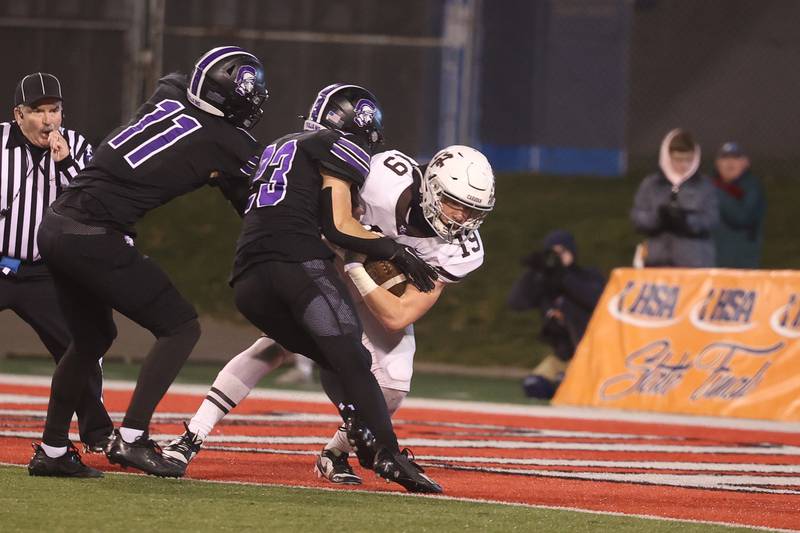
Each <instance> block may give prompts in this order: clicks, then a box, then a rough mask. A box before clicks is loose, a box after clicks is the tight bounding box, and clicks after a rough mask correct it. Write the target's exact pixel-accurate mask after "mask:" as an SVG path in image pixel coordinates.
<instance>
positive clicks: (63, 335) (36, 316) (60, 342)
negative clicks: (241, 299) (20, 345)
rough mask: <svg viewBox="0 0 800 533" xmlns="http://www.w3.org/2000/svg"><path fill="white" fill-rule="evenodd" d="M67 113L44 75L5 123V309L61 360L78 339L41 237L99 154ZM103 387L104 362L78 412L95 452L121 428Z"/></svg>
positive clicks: (25, 81) (1, 191) (23, 85)
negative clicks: (67, 121) (70, 125)
mask: <svg viewBox="0 0 800 533" xmlns="http://www.w3.org/2000/svg"><path fill="white" fill-rule="evenodd" d="M62 109H63V108H62V97H61V83H60V82H59V81H58V79H57V78H56V77H55V76H53V75H52V74H45V73H43V72H37V73H35V74H29V75H27V76H25V77H24V78H22V80H20V82H19V83H18V84H17V88H16V91H15V93H14V110H13V112H14V120H13V121H12V122H2V123H0V142H2V145H1V146H0V311H3V310H5V309H10V310H12V311H13V312H15V313H16V314H17V315H18V316H19V317H20V318H21V319H22V320H24V321H25V322H27V323H28V324H30V326H31V327H32V328H33V329H34V330H35V331H36V333H37V334H38V335H39V338H40V339H41V340H42V342H43V343H44V345H45V346H46V347H47V350H48V351H49V352H50V354H51V355H52V356H53V358H54V359H55V360H56V362H58V361H59V359H61V356H62V355H63V354H64V352H65V351H66V349H67V346H68V345H69V342H70V336H69V331H68V329H67V325H66V323H65V321H64V318H63V316H62V314H61V311H60V309H59V306H58V300H57V298H56V291H55V286H54V284H53V279H52V277H51V276H50V272H49V271H48V270H47V267H46V266H45V265H44V264H43V263H42V260H41V257H40V255H39V249H38V246H37V245H36V235H37V234H38V232H39V224H40V223H41V221H42V217H43V216H44V214H45V212H46V211H47V207H48V206H49V205H50V204H51V203H53V201H55V199H56V197H57V196H58V195H60V194H61V192H62V191H63V190H64V188H65V187H66V186H67V185H68V184H69V182H70V180H71V179H72V178H73V177H74V176H75V175H77V173H78V171H79V170H80V169H82V168H83V167H84V166H85V165H86V164H87V163H88V161H89V160H90V159H91V157H92V147H91V146H90V145H89V143H88V142H87V140H86V139H85V138H84V137H83V135H81V134H80V133H78V132H76V131H74V130H70V129H66V128H62V127H61V121H62V119H63V111H62ZM102 388H103V377H102V373H101V369H100V364H99V363H98V364H97V365H96V366H95V368H94V371H93V372H92V376H91V380H90V386H89V388H88V389H87V390H86V392H85V393H84V395H83V396H82V398H81V401H80V405H79V407H78V409H77V414H78V426H79V428H80V437H81V440H82V441H83V442H84V443H85V444H86V446H87V449H90V450H92V451H101V450H102V447H103V445H104V444H105V442H107V438H108V436H109V435H110V433H111V432H112V431H113V425H112V423H111V419H110V418H109V417H108V413H107V412H106V409H105V407H104V406H103V402H102Z"/></svg>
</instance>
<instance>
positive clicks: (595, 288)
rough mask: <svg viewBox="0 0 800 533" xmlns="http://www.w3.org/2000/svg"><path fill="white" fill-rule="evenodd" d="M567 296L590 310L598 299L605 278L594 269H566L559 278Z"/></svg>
mask: <svg viewBox="0 0 800 533" xmlns="http://www.w3.org/2000/svg"><path fill="white" fill-rule="evenodd" d="M561 283H562V286H563V287H564V292H565V293H566V295H567V297H569V298H570V299H571V300H573V301H575V302H576V303H578V305H580V306H581V307H583V308H584V309H586V310H587V311H589V312H591V311H592V310H593V309H594V307H595V306H596V305H597V301H598V300H600V296H601V295H602V294H603V288H604V287H605V279H604V278H603V276H602V275H600V273H599V272H597V271H594V270H577V271H572V270H567V272H566V274H565V275H564V278H563V279H562V280H561Z"/></svg>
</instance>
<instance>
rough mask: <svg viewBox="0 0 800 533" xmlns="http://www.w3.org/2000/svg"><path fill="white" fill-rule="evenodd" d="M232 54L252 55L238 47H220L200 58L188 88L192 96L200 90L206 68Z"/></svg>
mask: <svg viewBox="0 0 800 533" xmlns="http://www.w3.org/2000/svg"><path fill="white" fill-rule="evenodd" d="M233 53H243V54H247V55H249V56H252V55H253V54H251V53H249V52H247V51H246V50H243V49H241V48H239V47H238V46H221V47H219V48H214V49H213V50H210V51H209V52H208V53H207V54H206V55H204V56H203V57H201V58H200V60H199V61H198V62H197V65H196V66H195V69H194V73H193V74H192V83H191V86H190V90H191V92H192V94H197V92H198V91H199V90H200V83H201V82H202V81H203V77H204V76H205V73H206V70H207V69H208V67H209V66H210V65H211V64H213V63H214V62H215V61H217V60H218V59H222V58H223V57H224V56H226V55H230V54H233ZM253 57H255V56H253Z"/></svg>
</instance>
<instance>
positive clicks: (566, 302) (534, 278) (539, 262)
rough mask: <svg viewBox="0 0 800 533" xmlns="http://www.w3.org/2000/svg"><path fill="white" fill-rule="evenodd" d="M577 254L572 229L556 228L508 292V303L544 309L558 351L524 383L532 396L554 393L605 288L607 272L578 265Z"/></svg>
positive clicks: (547, 338) (549, 338) (545, 332)
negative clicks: (569, 230) (604, 276)
mask: <svg viewBox="0 0 800 533" xmlns="http://www.w3.org/2000/svg"><path fill="white" fill-rule="evenodd" d="M577 257H578V248H577V246H576V244H575V238H574V237H573V236H572V234H571V233H569V232H568V231H565V230H555V231H552V232H550V233H549V234H548V235H547V236H546V237H545V239H544V242H543V243H542V249H541V250H537V251H535V252H533V253H532V254H530V255H528V256H527V257H525V258H524V259H523V260H522V264H523V265H524V266H525V267H526V270H525V272H524V273H523V274H522V276H521V277H520V278H519V279H518V280H517V281H516V283H514V286H513V287H512V289H511V293H510V294H509V296H508V305H509V307H510V308H511V309H513V310H514V311H527V310H529V309H539V311H540V312H541V314H542V329H541V332H540V338H541V340H542V341H543V342H545V343H546V344H548V345H550V347H551V348H552V350H553V354H550V355H548V356H547V357H545V358H544V359H543V360H542V362H541V363H540V364H539V365H538V366H537V367H536V368H534V370H533V372H532V373H531V375H529V376H528V377H526V378H525V380H524V381H523V389H524V390H525V394H526V395H527V396H528V397H531V398H540V399H548V398H552V397H553V395H554V394H555V391H556V389H557V388H558V385H559V384H560V383H561V380H562V379H563V377H564V371H565V370H566V368H567V363H568V362H569V360H570V359H571V358H572V356H573V354H574V353H575V348H576V347H577V346H578V343H579V342H580V340H581V337H583V334H584V332H585V331H586V326H587V324H588V323H589V318H591V316H592V311H593V310H594V307H595V305H597V301H598V300H599V299H600V295H601V294H602V292H603V287H604V285H605V279H604V278H603V276H602V274H600V272H599V271H598V270H596V269H593V268H583V267H581V266H578V264H577Z"/></svg>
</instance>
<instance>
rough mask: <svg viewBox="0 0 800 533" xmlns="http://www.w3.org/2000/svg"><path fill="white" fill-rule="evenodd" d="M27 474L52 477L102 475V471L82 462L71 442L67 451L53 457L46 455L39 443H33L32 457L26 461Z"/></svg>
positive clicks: (90, 476) (91, 476)
mask: <svg viewBox="0 0 800 533" xmlns="http://www.w3.org/2000/svg"><path fill="white" fill-rule="evenodd" d="M28 474H30V475H32V476H53V477H84V478H93V477H103V473H102V472H101V471H99V470H98V469H96V468H92V467H91V466H86V465H85V464H83V461H81V456H80V454H79V453H78V449H77V448H75V446H74V445H73V444H72V443H71V442H70V443H69V446H67V453H65V454H64V455H62V456H61V457H55V458H53V457H48V455H47V454H46V453H44V449H42V446H41V445H40V444H36V443H33V457H31V460H30V462H29V463H28Z"/></svg>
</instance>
